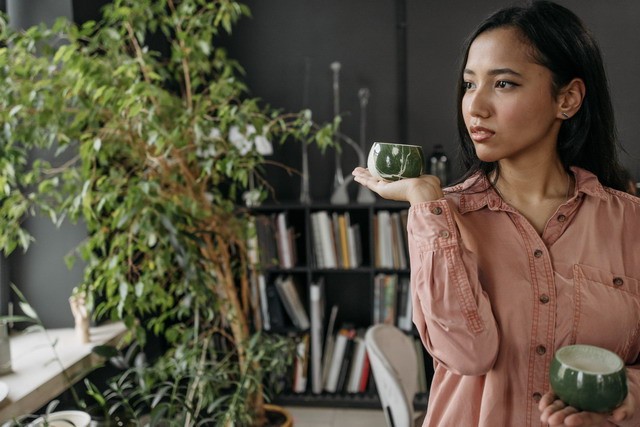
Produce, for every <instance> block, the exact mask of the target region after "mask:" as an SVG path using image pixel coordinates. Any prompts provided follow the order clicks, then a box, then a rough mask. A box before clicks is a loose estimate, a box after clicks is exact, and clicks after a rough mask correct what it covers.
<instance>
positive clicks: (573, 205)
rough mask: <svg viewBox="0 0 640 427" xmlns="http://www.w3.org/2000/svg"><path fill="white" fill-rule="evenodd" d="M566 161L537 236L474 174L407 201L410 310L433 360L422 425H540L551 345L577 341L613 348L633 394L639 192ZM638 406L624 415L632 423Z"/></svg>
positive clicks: (639, 344) (637, 377) (639, 319)
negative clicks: (567, 192) (570, 180)
mask: <svg viewBox="0 0 640 427" xmlns="http://www.w3.org/2000/svg"><path fill="white" fill-rule="evenodd" d="M572 171H573V173H574V175H575V178H576V183H577V185H576V191H575V193H574V195H573V197H571V198H570V199H569V200H567V201H566V202H565V203H563V204H562V205H561V206H560V207H559V208H558V210H557V212H556V213H555V214H554V215H553V216H552V217H551V218H550V219H549V221H548V222H547V224H546V226H545V228H544V231H543V233H542V236H540V235H539V234H538V233H537V232H536V230H535V229H534V228H533V226H531V224H530V223H529V222H528V221H527V220H526V219H525V218H524V217H523V216H522V215H521V214H520V213H518V212H517V211H516V210H515V209H514V208H512V207H511V206H509V205H508V204H507V203H506V202H504V201H503V200H502V198H500V197H499V196H498V194H497V193H496V192H495V190H493V188H492V187H491V186H490V185H489V182H488V180H487V179H486V178H485V177H484V175H481V174H478V175H475V176H473V177H471V178H469V179H468V180H467V181H466V182H464V183H463V184H460V185H458V186H456V187H453V188H452V189H451V192H449V193H448V194H447V195H446V196H445V198H443V199H440V200H436V201H432V202H425V203H420V204H417V205H414V206H412V207H411V209H410V211H409V223H408V233H409V250H410V257H411V281H412V292H413V306H414V316H413V320H414V322H415V324H416V326H417V328H418V332H419V333H420V336H421V338H422V342H423V343H424V345H425V347H426V348H427V350H428V351H429V353H430V354H431V355H432V357H433V360H434V368H435V374H434V377H433V382H432V385H431V392H430V396H429V405H428V409H427V410H428V413H427V418H426V420H425V423H424V426H434V427H446V426H451V427H473V426H484V427H511V426H513V427H525V426H540V425H541V424H542V423H541V422H540V411H539V410H538V401H539V400H540V396H541V395H542V394H544V393H545V392H546V391H548V390H549V379H548V372H549V366H550V363H551V359H552V357H553V354H554V352H555V350H557V349H558V348H560V347H562V346H565V345H569V344H575V343H580V344H592V345H597V346H601V347H605V348H608V349H609V350H612V351H615V352H616V353H617V354H618V355H619V356H620V357H622V359H623V360H624V361H625V363H626V364H627V366H628V368H630V369H628V374H629V390H630V392H631V393H632V394H633V395H634V396H635V398H636V400H640V399H639V398H640V393H638V385H639V384H640V371H638V370H636V366H634V365H636V364H638V363H640V361H639V354H640V198H636V197H633V196H631V195H628V194H626V193H622V192H619V191H615V190H612V189H610V188H606V187H603V186H602V185H601V184H600V183H599V182H598V180H597V178H596V177H595V176H594V175H593V174H591V173H590V172H587V171H585V170H583V169H579V168H572ZM636 407H637V410H636V414H635V417H634V419H633V420H630V421H627V422H625V423H623V424H622V425H624V426H634V427H637V426H640V401H639V402H638V403H637V404H636ZM612 425H613V424H612Z"/></svg>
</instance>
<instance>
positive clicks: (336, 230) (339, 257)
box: [331, 212, 345, 268]
mask: <svg viewBox="0 0 640 427" xmlns="http://www.w3.org/2000/svg"><path fill="white" fill-rule="evenodd" d="M331 228H332V230H333V242H334V245H335V248H336V263H337V265H336V267H338V268H345V265H344V255H343V253H342V244H341V242H340V215H339V214H338V212H333V213H332V214H331Z"/></svg>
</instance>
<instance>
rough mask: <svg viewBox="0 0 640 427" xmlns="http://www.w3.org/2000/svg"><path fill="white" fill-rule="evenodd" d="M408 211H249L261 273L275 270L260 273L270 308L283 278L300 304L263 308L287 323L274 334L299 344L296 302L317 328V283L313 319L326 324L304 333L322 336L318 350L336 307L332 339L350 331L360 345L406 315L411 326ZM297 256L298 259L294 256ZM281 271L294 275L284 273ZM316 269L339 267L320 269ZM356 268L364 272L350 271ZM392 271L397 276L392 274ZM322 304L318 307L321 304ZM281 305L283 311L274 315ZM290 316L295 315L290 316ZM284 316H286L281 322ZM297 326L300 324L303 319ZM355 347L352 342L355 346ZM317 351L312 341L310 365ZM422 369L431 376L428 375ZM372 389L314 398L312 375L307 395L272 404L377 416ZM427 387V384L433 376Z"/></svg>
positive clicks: (271, 206)
mask: <svg viewBox="0 0 640 427" xmlns="http://www.w3.org/2000/svg"><path fill="white" fill-rule="evenodd" d="M408 208H409V204H408V203H400V202H390V201H378V202H376V203H374V204H368V205H363V204H356V203H350V204H346V205H332V204H331V203H329V202H326V201H324V202H322V201H320V202H314V203H312V204H309V205H302V204H300V203H297V202H282V203H265V204H263V205H262V206H257V207H253V208H251V211H252V212H253V213H254V214H255V216H256V224H257V226H256V234H257V236H258V248H259V251H258V256H259V257H261V258H260V260H261V262H262V263H263V265H267V264H269V265H271V267H268V268H264V269H263V270H262V272H261V273H262V276H263V277H262V279H261V282H260V283H262V285H261V286H262V287H263V288H264V289H265V291H264V292H265V294H266V295H267V301H269V300H270V299H271V300H272V299H273V297H272V296H273V295H276V296H277V294H276V292H275V291H274V289H275V288H276V285H275V283H276V281H277V280H278V279H279V276H289V275H290V276H292V281H293V282H294V284H295V291H297V294H298V297H297V298H288V299H287V301H288V302H287V304H288V305H287V306H285V305H282V304H278V303H277V300H276V304H275V305H274V306H269V307H267V308H266V310H270V308H273V311H274V312H276V313H274V314H275V315H274V318H275V319H282V318H283V317H284V319H283V320H282V321H281V322H282V323H283V327H282V328H281V329H279V330H275V331H273V332H276V333H278V332H280V333H287V334H292V335H296V334H297V335H300V336H302V333H303V331H300V330H296V328H295V327H294V326H293V325H294V323H295V322H293V316H296V314H295V312H296V310H294V309H292V308H291V307H292V306H294V305H295V301H297V300H300V302H299V303H297V305H298V306H300V304H302V306H303V309H306V312H307V315H308V317H309V320H313V319H312V316H311V306H312V304H313V301H312V299H311V298H312V296H311V293H312V292H311V287H312V284H318V283H322V285H321V288H320V289H322V290H321V297H320V298H318V299H316V300H315V301H316V306H315V307H316V310H317V311H316V313H318V312H320V313H319V314H317V315H316V316H317V317H316V319H317V318H322V319H323V320H322V321H323V322H324V324H323V325H322V328H315V329H314V328H313V325H311V329H310V330H309V331H307V332H312V331H314V330H315V331H318V330H321V336H320V338H319V340H317V341H316V342H318V341H319V342H323V341H324V339H325V335H326V333H327V332H326V329H327V326H328V325H327V322H328V320H329V317H330V313H331V311H332V309H333V307H334V306H337V307H338V310H337V311H336V313H337V314H336V317H335V324H334V325H333V326H332V334H333V335H334V337H335V336H336V335H337V334H338V331H339V330H340V329H342V328H347V329H349V330H350V331H354V330H355V331H357V332H358V333H360V334H361V335H359V337H360V338H361V336H362V332H363V331H364V330H366V328H368V327H369V326H371V324H372V323H373V322H375V321H384V320H386V321H389V319H390V318H391V317H393V318H394V320H393V321H394V323H396V322H397V319H398V318H400V317H401V314H402V318H403V319H406V318H407V309H406V307H407V303H406V302H407V301H408V299H407V296H408V295H409V292H408V276H409V274H410V270H409V269H408V268H406V267H405V268H400V266H406V265H408V261H409V255H408V249H407V245H406V242H407V239H406V217H407V213H406V212H405V211H406V210H407V209H408ZM383 211H386V212H384V213H383ZM403 230H404V232H403ZM376 242H380V243H378V244H379V246H378V248H380V249H377V248H376V247H375V246H376ZM291 248H292V249H293V251H291ZM383 249H384V250H383ZM292 252H293V256H290V254H291V253H292ZM345 254H346V255H345ZM354 254H356V255H355V256H354ZM280 256H282V257H283V260H284V262H280V261H283V260H281V259H280ZM376 259H379V260H382V261H384V262H381V264H384V265H386V266H387V267H378V266H375V265H374V264H375V260H376ZM284 265H294V267H291V268H283V267H282V266H284ZM318 265H323V266H327V265H331V266H336V265H337V266H338V267H337V268H319V267H318ZM355 265H358V266H359V267H353V268H349V267H347V266H355ZM391 265H394V266H396V267H397V268H390V267H389V266H391ZM340 266H342V267H340ZM383 275H384V276H388V277H383ZM391 276H397V277H391ZM279 283H282V282H279ZM318 286H320V285H318ZM315 289H318V288H315ZM276 291H277V289H276ZM260 292H262V291H260ZM281 298H282V297H281ZM284 298H287V297H286V296H285V297H284ZM319 299H320V300H321V302H320V303H318V302H317V301H318V300H319ZM281 305H282V307H281V308H277V307H279V306H281ZM287 307H289V309H287ZM318 307H319V309H318ZM266 310H265V311H266ZM287 310H288V311H289V312H293V313H294V314H293V315H290V314H289V313H288V312H287ZM279 311H281V312H283V313H282V314H279V313H278V312H279ZM298 311H301V310H298ZM297 322H298V323H300V321H299V319H298V321H297ZM355 331H354V332H355ZM407 335H409V336H410V337H412V338H413V339H415V338H416V335H415V333H414V332H413V331H412V332H407ZM316 337H317V336H316ZM360 338H359V339H360ZM316 339H317V338H316ZM350 340H351V341H355V338H350ZM310 341H311V339H310ZM313 345H314V344H313V341H311V343H310V346H309V357H311V352H312V350H313ZM321 345H322V344H321ZM321 349H322V347H321ZM422 351H424V350H422ZM360 354H361V353H360ZM311 363H312V362H310V364H311ZM345 366H347V365H346V364H344V365H342V366H341V367H340V369H345ZM425 368H426V370H425V374H426V373H427V372H429V368H428V367H427V366H425ZM294 371H295V370H294ZM349 373H350V371H349ZM416 374H418V373H416ZM372 381H373V380H372V379H369V387H370V388H369V389H368V390H369V391H368V392H366V393H357V394H352V393H347V392H346V391H339V392H337V393H322V394H313V393H312V392H311V383H312V374H311V371H309V372H308V377H307V390H306V392H304V393H293V392H292V391H291V389H289V391H285V392H284V393H281V394H279V395H278V396H275V397H274V401H275V402H276V403H278V404H282V405H291V406H312V407H313V406H315V407H331V408H336V407H343V408H380V407H381V404H380V400H379V398H378V395H377V393H376V391H375V385H374V384H373V383H372ZM424 381H425V382H426V383H428V382H430V375H429V374H427V376H426V378H424ZM421 396H422V400H418V401H417V405H419V406H420V407H421V408H422V409H424V408H425V407H426V404H427V399H426V395H421Z"/></svg>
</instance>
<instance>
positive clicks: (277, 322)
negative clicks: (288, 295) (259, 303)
mask: <svg viewBox="0 0 640 427" xmlns="http://www.w3.org/2000/svg"><path fill="white" fill-rule="evenodd" d="M266 293H267V307H268V309H269V326H270V328H269V330H270V331H273V332H283V331H284V330H285V318H284V307H283V306H282V302H281V301H280V297H279V296H278V291H277V290H276V287H275V285H273V284H267V286H266Z"/></svg>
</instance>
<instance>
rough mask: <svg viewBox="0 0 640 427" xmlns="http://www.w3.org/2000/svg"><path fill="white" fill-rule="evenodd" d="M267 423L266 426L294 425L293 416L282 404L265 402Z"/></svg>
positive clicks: (289, 426) (288, 426) (281, 426)
mask: <svg viewBox="0 0 640 427" xmlns="http://www.w3.org/2000/svg"><path fill="white" fill-rule="evenodd" d="M264 409H265V411H266V413H267V424H266V426H265V427H293V417H292V416H291V414H290V413H289V411H287V410H286V409H284V408H283V407H282V406H278V405H273V404H269V403H267V404H265V405H264Z"/></svg>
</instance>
